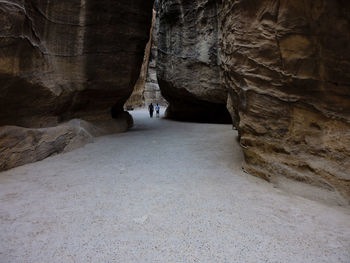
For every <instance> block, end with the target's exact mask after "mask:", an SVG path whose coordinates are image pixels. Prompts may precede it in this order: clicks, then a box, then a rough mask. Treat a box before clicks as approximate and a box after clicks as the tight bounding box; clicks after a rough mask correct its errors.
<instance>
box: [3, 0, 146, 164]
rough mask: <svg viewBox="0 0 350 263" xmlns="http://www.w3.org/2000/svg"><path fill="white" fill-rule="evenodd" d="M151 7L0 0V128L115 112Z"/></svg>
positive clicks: (130, 79)
mask: <svg viewBox="0 0 350 263" xmlns="http://www.w3.org/2000/svg"><path fill="white" fill-rule="evenodd" d="M152 5H153V3H152V1H145V0H136V1H132V2H130V1H126V0H119V1H112V0H69V1H68V0H62V1H48V0H43V1H41V0H26V1H17V0H11V1H10V0H7V1H1V2H0V126H5V125H11V126H19V127H25V128H29V129H32V128H46V127H54V126H57V125H60V124H61V123H63V122H65V121H69V120H71V119H73V118H81V119H84V120H87V121H89V120H90V119H96V118H99V117H101V118H103V119H106V118H107V116H110V115H111V112H112V115H113V116H117V115H119V113H120V112H121V111H122V107H123V104H124V102H125V101H126V99H127V98H128V97H129V96H130V94H131V92H132V90H133V87H134V84H135V82H136V80H137V77H138V75H139V72H140V66H141V63H142V58H143V54H144V48H145V45H146V42H147V41H148V38H149V28H150V24H151V17H152V13H151V11H152ZM111 125H112V126H113V124H111ZM0 129H2V128H0ZM6 131H7V128H5V132H6ZM41 133H42V131H40V132H38V133H36V134H41ZM43 136H44V135H43ZM20 138H23V136H20V137H19V139H20ZM36 142H37V140H34V141H32V143H36ZM1 144H2V145H3V141H2V142H1ZM57 147H58V146H57ZM57 147H56V148H57ZM58 148H63V145H61V146H60V147H58ZM40 156H44V155H42V154H40ZM1 162H4V160H3V159H1ZM4 165H5V167H8V164H2V165H1V166H2V167H4ZM10 166H11V165H10Z"/></svg>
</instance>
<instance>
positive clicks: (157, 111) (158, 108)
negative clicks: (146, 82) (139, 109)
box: [156, 103, 160, 118]
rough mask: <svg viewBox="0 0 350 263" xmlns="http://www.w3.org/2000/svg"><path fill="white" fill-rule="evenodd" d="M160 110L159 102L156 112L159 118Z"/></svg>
mask: <svg viewBox="0 0 350 263" xmlns="http://www.w3.org/2000/svg"><path fill="white" fill-rule="evenodd" d="M159 110H160V107H159V105H158V103H157V106H156V114H157V118H159Z"/></svg>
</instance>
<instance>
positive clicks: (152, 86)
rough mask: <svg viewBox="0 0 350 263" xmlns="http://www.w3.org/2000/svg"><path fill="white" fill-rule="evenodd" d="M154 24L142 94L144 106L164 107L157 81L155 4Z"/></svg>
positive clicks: (157, 25) (157, 21)
mask: <svg viewBox="0 0 350 263" xmlns="http://www.w3.org/2000/svg"><path fill="white" fill-rule="evenodd" d="M153 17H154V20H153V21H154V24H153V31H152V43H151V52H150V57H149V61H148V70H147V78H146V85H145V92H144V99H145V105H149V104H150V103H153V104H159V105H162V106H166V105H167V102H166V100H165V99H164V98H163V96H162V94H161V90H160V88H159V84H158V79H157V58H158V33H159V3H158V1H156V2H155V8H154V10H153Z"/></svg>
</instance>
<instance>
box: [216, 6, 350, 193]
mask: <svg viewBox="0 0 350 263" xmlns="http://www.w3.org/2000/svg"><path fill="white" fill-rule="evenodd" d="M219 24H220V32H221V41H220V42H221V56H222V67H223V71H224V84H225V85H226V87H228V89H229V90H230V100H231V101H232V102H233V103H232V105H233V106H234V110H233V112H234V119H235V122H236V124H237V126H238V129H239V132H240V136H241V144H242V146H243V148H244V154H245V159H246V169H247V170H248V171H249V172H250V173H252V174H255V175H258V176H261V177H264V178H266V179H268V180H271V181H276V182H277V183H278V178H279V177H280V176H286V177H289V178H293V179H296V180H299V181H303V182H307V183H311V184H315V185H319V186H323V187H325V188H327V189H329V190H336V191H338V192H339V193H340V194H342V195H343V196H344V197H346V198H348V199H349V198H350V50H349V41H350V3H349V2H348V1H340V0H339V1H323V0H318V1H313V0H307V1H301V0H295V1H284V0H283V1H274V0H264V1H261V0H259V1H258V0H241V1H229V0H224V1H223V7H222V13H221V15H220V23H219Z"/></svg>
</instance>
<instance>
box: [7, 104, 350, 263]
mask: <svg viewBox="0 0 350 263" xmlns="http://www.w3.org/2000/svg"><path fill="white" fill-rule="evenodd" d="M134 117H135V122H136V126H135V128H134V129H133V130H132V131H130V132H128V133H124V134H117V135H111V136H106V137H101V138H98V139H97V140H96V142H95V143H92V144H89V145H87V146H86V147H84V148H81V149H78V150H76V151H74V152H71V153H67V154H62V155H58V156H55V157H52V158H49V159H46V160H44V161H42V162H38V163H35V164H31V165H26V166H23V167H19V168H16V169H13V170H10V171H8V172H4V173H1V174H0V262H1V263H5V262H11V263H13V262H16V263H17V262H35V263H41V262H50V263H53V262H60V263H61V262H122V263H123V262H316V263H320V262H327V263H330V262H332V263H334V262H347V263H349V262H350V212H349V210H347V209H345V208H339V207H331V206H327V205H324V204H321V203H318V202H314V201H310V200H307V199H304V198H302V197H298V196H293V195H289V194H286V193H285V192H283V191H281V190H278V189H276V188H273V187H272V186H271V185H270V184H267V183H265V182H263V181H261V180H259V179H257V178H254V177H252V176H249V175H246V174H244V173H243V172H242V171H241V161H242V156H241V151H240V149H239V147H238V146H237V145H236V144H235V143H234V142H235V140H234V137H235V134H234V133H233V132H232V129H231V127H230V126H229V125H208V124H190V123H180V122H171V121H166V120H160V119H152V120H150V119H149V118H147V115H146V113H145V112H140V111H138V112H135V113H134Z"/></svg>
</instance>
